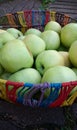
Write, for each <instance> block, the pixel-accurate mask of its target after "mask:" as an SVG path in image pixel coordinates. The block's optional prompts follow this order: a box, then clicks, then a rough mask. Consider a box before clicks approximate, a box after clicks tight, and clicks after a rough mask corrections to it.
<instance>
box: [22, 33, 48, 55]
mask: <svg viewBox="0 0 77 130" xmlns="http://www.w3.org/2000/svg"><path fill="white" fill-rule="evenodd" d="M23 41H24V43H25V45H26V46H27V47H28V48H29V50H30V51H31V52H32V54H33V56H34V57H36V56H37V55H38V54H39V53H41V52H42V51H44V50H45V47H46V45H45V42H44V40H42V39H41V38H40V37H38V36H36V35H34V34H29V35H27V36H26V37H25V38H24V39H23Z"/></svg>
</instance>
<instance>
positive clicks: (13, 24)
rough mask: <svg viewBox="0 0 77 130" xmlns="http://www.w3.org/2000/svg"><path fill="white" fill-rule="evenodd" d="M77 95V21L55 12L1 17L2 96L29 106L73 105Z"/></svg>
mask: <svg viewBox="0 0 77 130" xmlns="http://www.w3.org/2000/svg"><path fill="white" fill-rule="evenodd" d="M76 97H77V23H76V20H75V19H72V18H70V17H69V16H68V15H65V14H61V13H59V12H53V11H35V10H32V11H22V12H16V13H14V14H6V16H3V17H1V19H0V98H2V99H4V100H6V101H9V102H12V103H16V104H23V105H26V106H30V107H49V108H52V107H57V106H68V105H72V104H73V102H74V101H75V99H76Z"/></svg>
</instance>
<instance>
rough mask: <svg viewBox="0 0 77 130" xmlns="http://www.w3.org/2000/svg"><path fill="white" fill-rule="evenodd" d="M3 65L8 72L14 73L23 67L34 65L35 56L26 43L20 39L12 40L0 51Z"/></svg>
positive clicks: (0, 60)
mask: <svg viewBox="0 0 77 130" xmlns="http://www.w3.org/2000/svg"><path fill="white" fill-rule="evenodd" d="M0 56H1V58H0V62H1V65H2V66H3V67H4V69H5V70H6V71H7V72H10V73H14V72H16V71H18V70H20V69H22V68H29V67H31V66H32V65H33V62H34V60H33V56H32V54H31V53H30V51H29V50H28V49H27V47H26V45H25V44H24V43H23V42H22V41H21V40H18V39H14V40H11V41H9V42H7V44H5V45H4V46H3V47H2V48H1V51H0Z"/></svg>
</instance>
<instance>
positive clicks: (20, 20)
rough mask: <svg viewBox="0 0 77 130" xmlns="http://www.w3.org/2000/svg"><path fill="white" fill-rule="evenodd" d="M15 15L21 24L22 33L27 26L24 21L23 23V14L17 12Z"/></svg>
mask: <svg viewBox="0 0 77 130" xmlns="http://www.w3.org/2000/svg"><path fill="white" fill-rule="evenodd" d="M17 14H18V19H19V22H20V24H21V31H22V32H23V33H24V32H25V29H27V24H26V21H25V18H24V12H23V11H19V12H17Z"/></svg>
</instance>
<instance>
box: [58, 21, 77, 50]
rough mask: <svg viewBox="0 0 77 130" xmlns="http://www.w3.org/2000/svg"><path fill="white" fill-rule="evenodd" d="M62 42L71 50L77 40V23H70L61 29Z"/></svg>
mask: <svg viewBox="0 0 77 130" xmlns="http://www.w3.org/2000/svg"><path fill="white" fill-rule="evenodd" d="M60 37H61V42H62V44H63V45H64V46H65V47H67V48H69V47H70V46H71V44H72V43H73V42H74V41H75V40H77V23H69V24H67V25H65V26H64V27H63V28H62V29H61V35H60Z"/></svg>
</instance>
